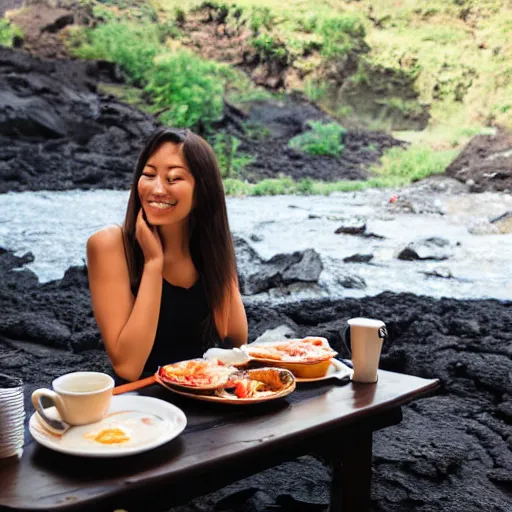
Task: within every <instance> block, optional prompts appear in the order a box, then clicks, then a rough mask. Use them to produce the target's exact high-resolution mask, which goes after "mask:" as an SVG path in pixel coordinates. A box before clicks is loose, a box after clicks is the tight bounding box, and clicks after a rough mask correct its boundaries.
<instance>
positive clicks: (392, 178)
mask: <svg viewBox="0 0 512 512" xmlns="http://www.w3.org/2000/svg"><path fill="white" fill-rule="evenodd" d="M456 154H457V151H454V150H447V151H434V150H432V149H431V148H429V147H425V146H409V147H408V148H406V149H404V148H400V147H394V148H391V149H389V150H388V151H386V153H385V154H384V155H383V156H382V158H381V162H380V167H375V168H374V169H373V170H374V171H375V172H376V173H377V174H378V176H380V177H382V178H383V179H385V180H386V181H387V182H388V183H389V184H390V185H407V184H408V183H411V182H413V181H418V180H421V179H423V178H426V177H427V176H431V175H432V174H441V173H443V172H444V170H445V169H446V167H447V166H448V164H449V163H450V162H451V161H452V160H453V158H454V157H455V155H456Z"/></svg>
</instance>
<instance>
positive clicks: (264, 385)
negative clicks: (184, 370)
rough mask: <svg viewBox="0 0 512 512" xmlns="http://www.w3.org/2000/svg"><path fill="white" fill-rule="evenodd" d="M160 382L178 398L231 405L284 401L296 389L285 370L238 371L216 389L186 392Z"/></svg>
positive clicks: (290, 374)
mask: <svg viewBox="0 0 512 512" xmlns="http://www.w3.org/2000/svg"><path fill="white" fill-rule="evenodd" d="M157 381H158V382H160V384H162V385H163V386H165V387H167V388H168V389H170V390H171V391H173V392H174V393H177V394H179V395H183V396H188V397H190V398H195V399H196V400H203V401H206V402H219V403H229V404H237V405H243V404H256V403H261V402H267V401H269V400H276V399H278V398H283V397H285V396H287V395H289V394H290V393H292V392H293V391H294V389H295V377H294V376H293V374H292V373H291V372H290V371H289V370H286V369H283V368H254V369H251V370H236V371H235V372H233V373H231V375H230V376H229V377H228V379H227V380H226V381H225V382H224V383H223V384H221V385H220V386H218V387H217V388H215V389H207V390H206V389H202V390H200V391H198V390H197V389H195V390H193V389H186V390H185V389H184V388H183V387H176V386H175V385H173V384H172V383H171V384H169V383H167V382H165V381H162V380H160V376H157Z"/></svg>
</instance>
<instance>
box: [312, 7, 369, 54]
mask: <svg viewBox="0 0 512 512" xmlns="http://www.w3.org/2000/svg"><path fill="white" fill-rule="evenodd" d="M316 30H317V32H318V33H319V34H320V35H321V36H322V40H323V42H322V49H321V54H322V55H323V56H324V57H325V58H326V59H337V58H340V57H343V56H344V55H345V54H346V53H348V51H349V50H350V49H351V48H352V47H353V46H354V40H357V39H363V38H364V37H365V29H364V26H363V24H362V23H361V20H360V19H359V17H357V16H353V15H350V14H346V15H339V16H336V17H332V18H325V19H323V20H322V21H321V22H320V23H318V25H317V27H316Z"/></svg>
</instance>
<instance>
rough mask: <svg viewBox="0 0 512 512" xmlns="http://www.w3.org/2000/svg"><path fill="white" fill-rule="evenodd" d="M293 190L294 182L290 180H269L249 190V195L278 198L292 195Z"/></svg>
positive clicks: (294, 188)
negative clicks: (283, 195)
mask: <svg viewBox="0 0 512 512" xmlns="http://www.w3.org/2000/svg"><path fill="white" fill-rule="evenodd" d="M295 190H296V187H295V182H294V181H293V180H292V179H291V178H280V179H275V178H269V179H266V180H262V181H260V182H259V183H256V184H255V185H254V187H253V188H252V189H251V195H254V196H278V195H282V194H290V193H294V192H295Z"/></svg>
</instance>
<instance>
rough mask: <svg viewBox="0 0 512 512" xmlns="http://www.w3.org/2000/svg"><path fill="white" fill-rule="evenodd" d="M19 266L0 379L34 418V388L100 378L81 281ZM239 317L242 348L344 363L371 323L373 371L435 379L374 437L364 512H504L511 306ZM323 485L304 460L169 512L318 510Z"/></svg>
mask: <svg viewBox="0 0 512 512" xmlns="http://www.w3.org/2000/svg"><path fill="white" fill-rule="evenodd" d="M29 258H30V256H29V255H28V256H26V257H25V258H17V257H16V256H14V255H13V254H12V253H11V252H10V251H5V250H2V252H1V254H0V278H1V280H2V282H3V283H4V286H3V287H2V288H1V290H0V308H1V309H2V322H1V326H0V353H1V358H0V371H2V372H6V373H10V374H16V375H19V376H22V377H23V379H24V381H25V385H26V390H25V391H26V398H27V400H26V406H27V410H28V411H29V412H32V407H31V405H30V404H29V402H28V396H29V394H30V393H31V392H32V390H34V389H35V388H36V387H39V386H43V385H44V386H47V385H49V384H50V382H51V380H52V379H53V378H55V377H56V376H57V375H60V374H63V373H66V372H68V371H73V370H80V369H96V370H102V371H107V372H110V367H109V364H108V361H107V358H106V356H105V353H104V350H103V349H102V345H101V341H100V337H99V334H98V331H97V328H96V325H95V322H94V318H93V316H92V312H91V307H90V297H89V292H88V285H87V273H86V269H85V268H83V267H75V268H71V269H69V270H68V271H67V272H66V275H65V276H64V278H63V279H62V280H58V281H52V282H48V283H45V284H43V285H40V284H39V283H38V280H37V277H36V276H35V275H34V274H33V273H32V272H31V271H29V270H27V269H25V270H19V267H20V265H22V264H23V263H24V262H26V261H27V259H29ZM17 268H18V271H16V269H17ZM246 308H247V314H248V319H249V330H250V340H251V341H252V340H254V339H255V338H256V337H258V336H260V335H262V334H263V333H265V332H266V331H268V330H271V329H275V328H278V327H281V329H283V330H284V331H287V332H288V333H289V334H288V335H297V336H304V335H308V334H316V335H320V336H326V337H327V338H328V339H329V340H330V342H331V343H332V345H333V346H334V347H335V348H336V349H338V350H339V351H340V352H341V353H342V354H343V355H345V356H346V355H347V354H346V353H345V352H344V349H343V347H342V346H341V342H340V340H341V339H340V331H341V329H342V328H343V327H344V325H345V322H346V320H347V319H348V318H351V317H354V316H359V315H365V316H371V317H376V318H381V319H382V320H383V321H384V322H386V324H387V326H388V331H389V334H390V338H389V343H388V344H387V345H386V346H385V347H384V349H383V355H382V361H381V367H382V368H384V369H388V370H393V371H398V372H405V373H409V374H413V375H418V376H422V377H436V378H439V379H441V382H442V385H443V387H442V391H441V392H440V393H438V394H437V395H435V396H432V397H429V398H425V399H422V400H419V401H418V402H416V403H413V404H411V405H409V406H407V407H405V408H404V420H403V422H402V423H401V424H400V425H397V426H395V427H392V428H389V429H386V430H385V431H382V432H378V433H377V434H376V435H375V447H374V469H375V471H374V477H373V484H374V485H373V494H372V502H373V510H374V511H386V512H395V511H396V512H398V511H406V510H415V511H419V512H427V511H428V512H434V511H436V512H437V511H439V512H441V511H442V512H460V510H465V511H466V512H480V511H482V510H492V511H496V512H509V511H510V503H511V500H512V490H511V489H512V488H511V485H512V436H511V427H510V425H511V424H512V337H511V333H512V315H511V312H512V303H511V302H503V301H502V302H500V301H495V300H481V301H457V300H453V299H441V300H436V299H433V298H428V297H418V296H415V295H412V294H395V293H383V294H380V295H378V296H376V297H366V298H363V299H345V300H337V301H331V300H329V299H320V300H312V301H300V302H291V303H288V304H282V305H278V306H272V305H271V304H269V303H267V304H255V303H254V304H249V303H247V304H246ZM282 326H286V328H284V327H282ZM312 474H314V475H315V476H314V478H313V479H312V477H311V475H312ZM328 475H329V473H328V469H327V468H326V467H324V465H323V464H322V462H321V461H320V460H318V459H316V458H315V457H313V456H311V457H304V458H303V459H301V460H300V461H298V462H294V463H289V464H285V465H281V466H278V467H276V468H273V469H271V470H268V471H266V472H264V473H260V474H258V475H255V476H254V477H251V478H249V479H246V480H243V481H241V482H238V483H237V484H234V485H232V486H230V487H227V488H224V489H222V490H220V491H218V492H216V493H214V494H212V495H208V496H205V497H202V498H199V499H197V500H195V501H194V502H192V503H190V504H188V505H186V506H182V507H178V508H175V509H174V510H173V512H192V511H199V510H201V511H206V510H236V511H258V512H262V511H263V510H264V509H265V506H267V505H269V504H275V503H276V500H277V503H284V502H285V501H286V500H284V498H282V497H281V498H279V495H281V494H291V496H292V497H293V498H295V499H297V500H301V501H305V502H311V503H319V502H327V495H328V478H329V477H328ZM270 479H271V480H272V482H273V483H274V484H275V485H273V486H272V489H270V488H269V485H268V482H269V481H270ZM242 490H246V491H245V492H241V491H242ZM228 496H231V498H229V499H227V498H228ZM225 498H226V501H222V500H224V499H225ZM283 500H284V501H283ZM222 503H227V504H228V505H226V506H225V507H224V508H221V507H222ZM229 503H232V504H233V503H234V504H235V505H229ZM317 509H318V508H317ZM282 510H294V509H293V507H292V508H286V505H283V507H282ZM312 510H313V509H312Z"/></svg>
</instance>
